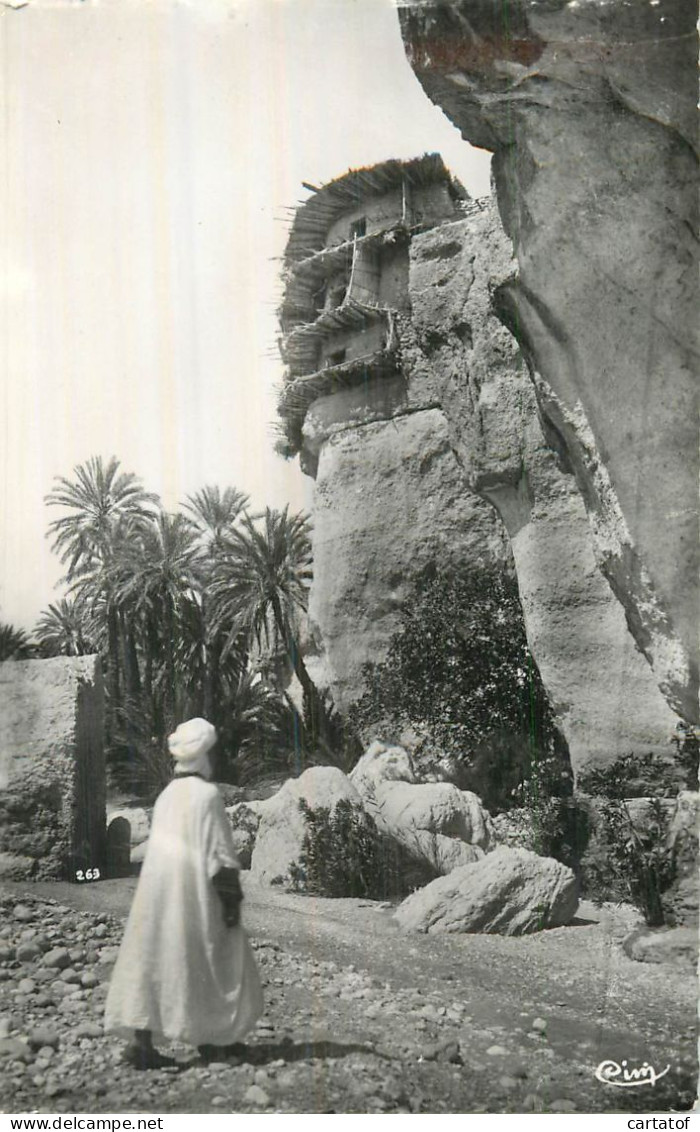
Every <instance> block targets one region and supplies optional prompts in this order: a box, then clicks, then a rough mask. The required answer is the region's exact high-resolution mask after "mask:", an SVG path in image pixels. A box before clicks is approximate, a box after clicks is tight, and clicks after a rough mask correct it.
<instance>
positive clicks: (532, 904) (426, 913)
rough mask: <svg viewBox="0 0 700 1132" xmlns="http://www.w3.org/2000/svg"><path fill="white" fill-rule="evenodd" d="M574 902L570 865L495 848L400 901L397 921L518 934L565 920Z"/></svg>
mask: <svg viewBox="0 0 700 1132" xmlns="http://www.w3.org/2000/svg"><path fill="white" fill-rule="evenodd" d="M577 907H578V898H577V895H576V880H575V878H574V874H573V873H572V871H571V869H568V868H567V867H566V866H565V865H562V864H561V863H560V862H559V861H555V860H553V859H552V858H551V857H538V856H537V854H535V853H531V852H530V851H529V850H527V849H506V848H500V849H496V850H495V851H494V852H493V853H489V854H488V855H487V856H486V857H484V858H483V859H482V860H480V861H477V862H476V863H475V864H471V865H465V866H463V867H462V868H458V869H455V870H454V872H451V873H450V874H449V875H448V876H443V877H438V879H437V880H434V881H433V882H432V883H431V884H428V885H426V886H425V888H421V889H419V890H418V891H417V892H414V893H413V894H412V895H411V896H409V897H408V898H407V899H406V900H404V901H403V903H402V904H401V905H399V908H398V909H397V911H396V913H395V919H396V920H397V921H398V923H399V924H400V926H401V927H402V928H404V929H406V930H408V931H418V932H465V933H475V932H483V933H486V934H498V935H524V934H526V933H528V932H535V931H539V930H541V929H542V928H545V927H548V928H549V927H558V926H559V925H562V924H568V923H569V922H570V920H571V919H572V918H573V916H574V914H575V912H576V908H577Z"/></svg>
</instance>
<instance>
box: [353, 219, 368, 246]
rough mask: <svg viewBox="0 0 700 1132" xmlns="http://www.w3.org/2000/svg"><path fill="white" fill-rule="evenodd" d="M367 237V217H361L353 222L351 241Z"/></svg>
mask: <svg viewBox="0 0 700 1132" xmlns="http://www.w3.org/2000/svg"><path fill="white" fill-rule="evenodd" d="M366 235H367V217H366V216H360V217H359V219H358V220H353V221H352V223H351V225H350V239H351V240H355V239H358V240H359V239H360V237H361V236H366Z"/></svg>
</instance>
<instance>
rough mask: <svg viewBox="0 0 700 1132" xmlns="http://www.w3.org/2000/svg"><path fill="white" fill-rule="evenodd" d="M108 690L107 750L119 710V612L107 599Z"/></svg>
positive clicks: (113, 733) (111, 740) (112, 737)
mask: <svg viewBox="0 0 700 1132" xmlns="http://www.w3.org/2000/svg"><path fill="white" fill-rule="evenodd" d="M107 688H108V702H109V708H108V711H107V713H106V719H105V732H106V740H107V748H108V749H109V748H110V747H111V745H112V742H113V740H114V735H115V721H116V717H117V711H118V709H119V691H120V680H119V624H118V619H117V610H116V608H115V606H114V605H113V603H112V601H111V599H110V598H108V599H107Z"/></svg>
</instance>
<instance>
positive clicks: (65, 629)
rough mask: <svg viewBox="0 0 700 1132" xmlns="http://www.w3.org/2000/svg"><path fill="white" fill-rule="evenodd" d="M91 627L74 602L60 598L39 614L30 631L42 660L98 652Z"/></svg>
mask: <svg viewBox="0 0 700 1132" xmlns="http://www.w3.org/2000/svg"><path fill="white" fill-rule="evenodd" d="M95 628H96V626H95V625H91V624H90V614H89V611H88V610H87V609H86V608H85V605H84V603H83V602H81V601H80V600H79V599H78V598H65V597H63V598H61V599H60V600H59V601H57V602H56V604H55V605H49V607H48V609H45V610H43V612H42V613H41V615H40V617H39V620H38V621H37V623H36V627H35V629H34V636H35V637H36V640H37V643H38V645H39V649H40V651H41V653H42V655H43V656H89V655H90V654H91V653H94V652H97V651H98V646H97V641H96V640H95V639H94V633H95Z"/></svg>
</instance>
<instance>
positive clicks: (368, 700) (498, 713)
mask: <svg viewBox="0 0 700 1132" xmlns="http://www.w3.org/2000/svg"><path fill="white" fill-rule="evenodd" d="M402 621H403V623H402V626H401V629H400V630H399V632H398V633H397V634H396V635H395V636H394V638H393V640H392V641H391V643H390V646H389V651H388V655H387V657H386V660H385V661H384V662H383V663H382V664H379V665H368V666H367V668H366V671H365V679H366V687H367V690H366V693H365V695H364V696H363V698H362V699H361V701H360V702H359V704H358V705H357V708H356V709H355V715H356V720H357V723H358V726H359V727H360V728H361V729H362V730H363V731H364V732H365V733H367V732H372V731H376V730H377V729H382V730H385V731H387V732H394V733H395V734H400V733H401V731H402V730H403V729H405V728H415V729H416V730H417V731H418V732H419V733H421V734H427V735H429V736H430V741H431V742H432V744H433V745H434V746H435V747H436V748H438V749H440V751H441V752H443V753H444V754H446V755H448V756H450V758H451V759H452V760H453V762H454V763H455V764H456V766H457V767H458V771H457V775H456V778H455V780H456V781H457V780H458V781H457V784H458V785H459V786H460V787H461V788H463V789H467V790H472V791H473V792H474V793H476V794H478V795H479V797H480V798H481V799H482V800H483V802H484V804H485V805H486V806H487V808H488V809H489V810H490V811H491V812H492V813H498V812H500V811H503V810H507V809H510V808H512V807H513V806H514V805H517V804H523V801H524V802H525V804H526V805H528V806H531V805H534V804H536V802H537V798H542V799H544V798H545V797H546V798H551V797H562V796H565V795H566V794H570V793H571V772H570V767H569V765H568V759H567V755H566V749H565V744H564V741H563V739H562V738H561V736H560V735H559V733H558V731H557V729H556V726H555V722H554V714H553V711H552V708H551V705H550V703H549V700H548V698H547V693H546V691H545V688H544V685H543V684H542V680H541V677H540V674H539V671H538V669H537V666H536V664H535V662H534V660H533V658H532V656H531V654H530V651H529V649H528V646H527V640H526V637H525V626H524V622H523V616H522V610H521V608H520V601H519V597H518V588H517V584H516V582H515V580H514V579H513V578H512V577H510V576H508V575H504V574H503V573H500V572H495V571H486V570H484V569H481V570H479V569H470V570H466V571H464V572H463V573H461V574H460V575H459V576H457V577H435V578H432V579H430V580H427V581H425V582H424V583H423V584H422V586H420V587H419V588H418V589H417V591H416V593H415V595H414V598H413V600H412V602H411V603H410V604H409V605H408V606H407V607H406V609H405V610H404V612H403V619H402ZM527 782H529V783H530V784H531V788H530V790H529V793H527V796H526V798H525V799H523V798H520V799H519V798H518V796H517V793H518V790H519V788H521V787H522V785H523V783H527ZM536 796H537V797H536Z"/></svg>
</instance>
